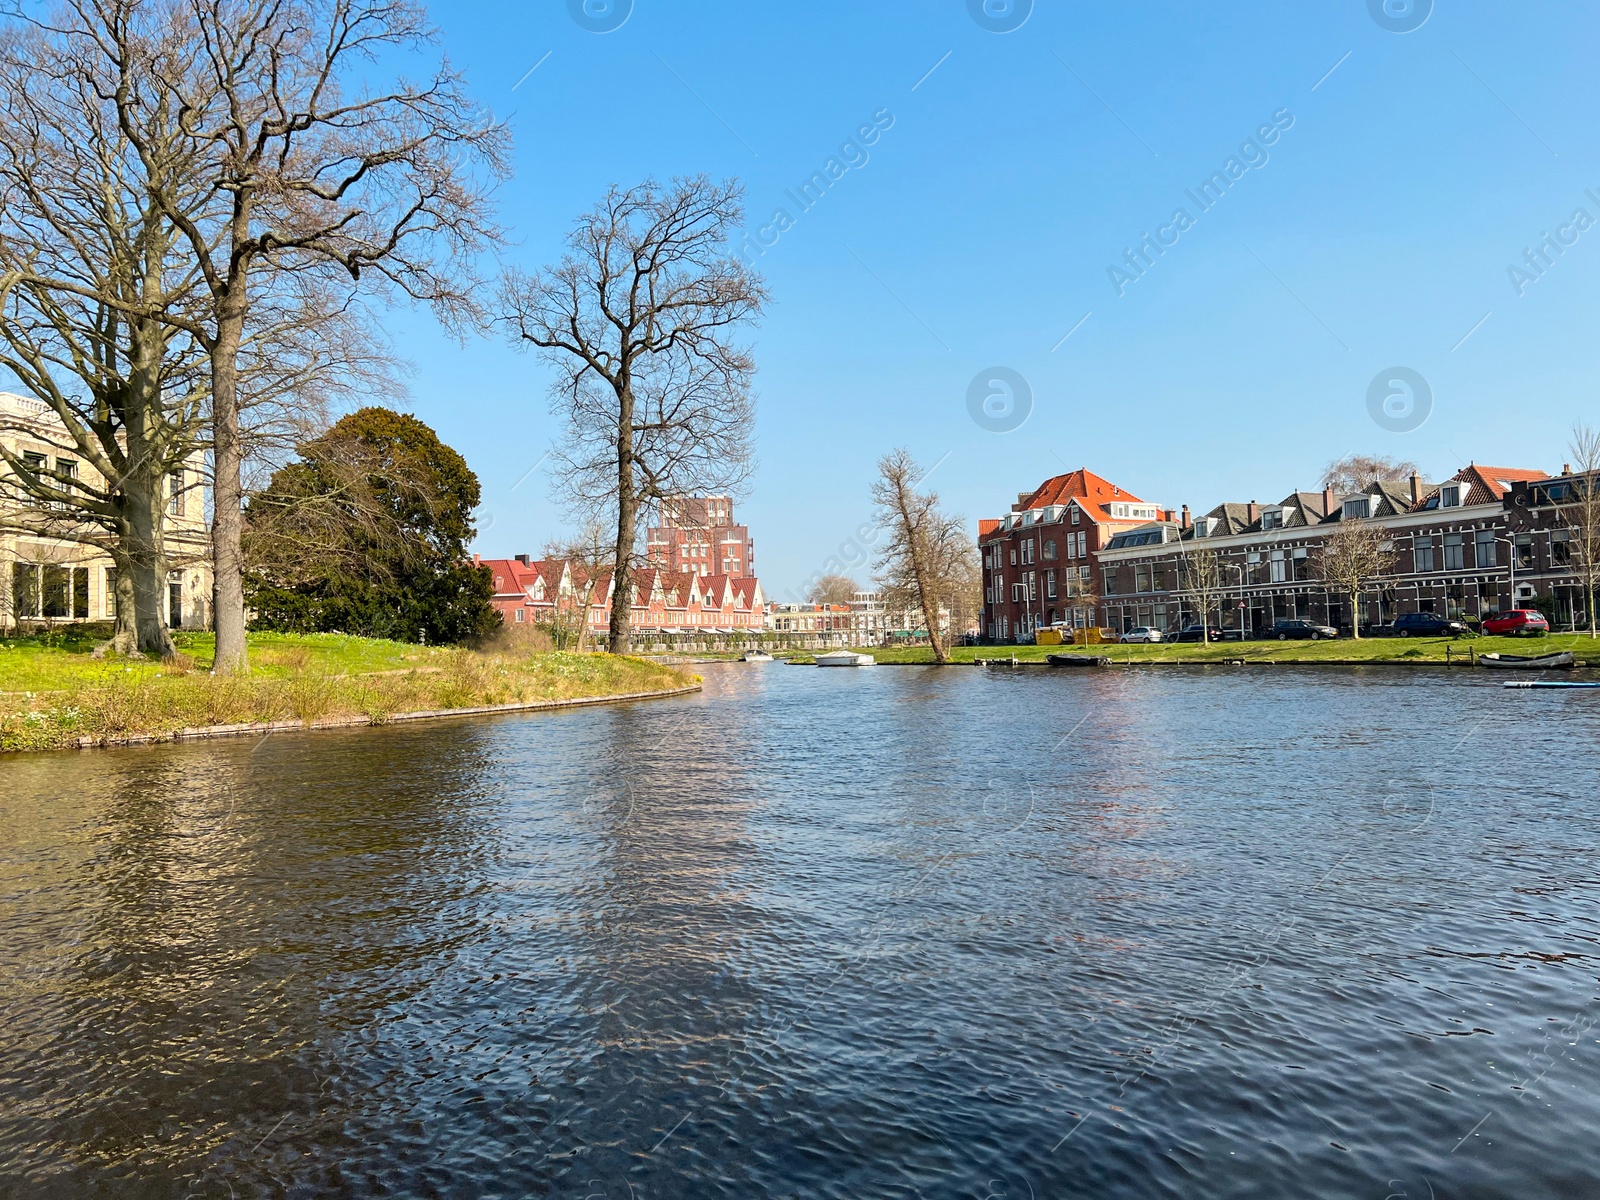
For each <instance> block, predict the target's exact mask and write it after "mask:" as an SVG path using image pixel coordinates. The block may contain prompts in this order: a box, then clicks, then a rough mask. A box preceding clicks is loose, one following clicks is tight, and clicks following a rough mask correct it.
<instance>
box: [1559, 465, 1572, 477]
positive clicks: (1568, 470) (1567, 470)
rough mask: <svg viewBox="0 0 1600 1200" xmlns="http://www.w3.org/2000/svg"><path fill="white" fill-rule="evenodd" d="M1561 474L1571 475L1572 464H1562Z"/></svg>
mask: <svg viewBox="0 0 1600 1200" xmlns="http://www.w3.org/2000/svg"><path fill="white" fill-rule="evenodd" d="M1561 473H1562V474H1563V475H1571V474H1572V464H1571V463H1562V464H1561Z"/></svg>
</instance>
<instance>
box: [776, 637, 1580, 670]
mask: <svg viewBox="0 0 1600 1200" xmlns="http://www.w3.org/2000/svg"><path fill="white" fill-rule="evenodd" d="M861 649H862V651H863V652H864V653H867V654H870V655H872V656H873V658H875V659H877V660H878V661H879V662H880V663H931V662H932V661H933V651H932V650H930V649H929V648H928V647H927V646H907V647H904V648H901V647H891V648H885V647H881V646H864V647H862V648H861ZM1469 649H1470V650H1471V651H1472V653H1474V654H1486V653H1488V652H1490V651H1494V652H1496V653H1499V654H1548V653H1552V652H1554V651H1556V650H1571V651H1573V652H1574V653H1575V654H1576V655H1577V657H1578V661H1579V663H1583V662H1584V661H1585V660H1587V661H1588V662H1589V663H1591V664H1593V665H1595V666H1600V641H1595V640H1592V639H1590V637H1589V636H1588V635H1587V634H1577V633H1562V634H1552V635H1551V636H1550V637H1544V638H1497V637H1478V638H1461V639H1459V640H1457V639H1453V638H1362V639H1360V640H1359V641H1357V640H1355V639H1352V638H1340V639H1338V640H1337V641H1331V642H1310V641H1305V642H1279V641H1264V642H1243V643H1240V642H1221V643H1215V644H1213V645H1209V646H1202V645H1200V644H1199V643H1197V642H1163V643H1158V644H1156V645H1154V646H1146V645H1129V646H1122V645H1107V646H957V647H956V648H955V649H953V650H952V651H951V652H950V657H951V659H952V660H953V661H955V662H960V663H970V662H972V661H973V659H974V658H1007V659H1008V658H1010V657H1011V656H1012V655H1013V654H1014V655H1016V658H1017V661H1018V662H1043V661H1044V657H1045V655H1047V654H1098V655H1104V656H1105V657H1107V658H1110V659H1111V660H1112V661H1113V662H1119V663H1133V664H1138V663H1207V662H1215V663H1223V662H1228V661H1231V660H1237V659H1244V660H1245V661H1246V662H1293V663H1301V662H1303V663H1341V662H1362V663H1366V662H1370V663H1401V664H1405V663H1442V662H1445V661H1446V658H1445V652H1446V650H1448V651H1449V657H1450V660H1451V661H1456V660H1460V659H1463V658H1465V656H1466V654H1467V651H1468V650H1469ZM809 659H810V656H809V655H808V656H806V657H805V659H803V660H802V661H809Z"/></svg>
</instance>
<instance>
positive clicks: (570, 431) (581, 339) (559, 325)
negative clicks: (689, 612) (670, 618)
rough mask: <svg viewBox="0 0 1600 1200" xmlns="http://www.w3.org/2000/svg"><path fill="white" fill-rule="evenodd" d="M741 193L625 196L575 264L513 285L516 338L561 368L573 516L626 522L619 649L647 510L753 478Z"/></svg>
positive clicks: (749, 278)
mask: <svg viewBox="0 0 1600 1200" xmlns="http://www.w3.org/2000/svg"><path fill="white" fill-rule="evenodd" d="M741 195H742V193H741V191H740V188H739V186H738V184H737V183H735V182H734V181H731V180H729V181H725V182H722V183H712V182H711V181H710V180H708V179H706V178H705V177H704V176H699V177H695V178H692V179H675V180H673V181H672V183H671V184H670V185H668V186H665V187H661V186H658V185H657V184H656V183H655V182H654V181H653V180H647V181H645V182H644V183H643V184H640V185H639V186H638V187H634V188H629V189H627V190H623V189H621V188H617V187H613V188H611V190H610V191H608V192H607V193H606V196H605V198H604V199H603V200H601V202H600V203H599V205H598V206H596V207H595V209H594V210H593V211H591V212H590V213H588V214H587V215H586V216H584V217H583V218H581V219H580V220H579V221H578V223H577V225H576V227H575V228H574V229H573V231H572V233H571V234H570V235H569V236H568V238H567V246H568V252H567V254H566V256H565V257H564V258H563V259H562V260H561V262H560V263H558V264H556V265H555V266H552V267H548V268H546V269H545V270H544V271H542V272H540V273H539V274H537V275H534V276H531V277H529V276H523V275H519V274H516V273H514V272H513V273H510V274H508V275H507V277H506V280H505V285H504V301H505V306H506V309H507V317H506V320H507V322H508V323H509V324H510V325H511V326H512V328H513V329H514V331H515V336H516V337H517V338H519V339H520V340H522V341H524V342H527V343H529V344H531V345H533V346H537V347H538V348H539V349H540V350H541V351H542V352H543V357H544V359H545V361H546V362H548V363H550V364H551V365H552V366H553V367H554V368H555V369H556V371H557V372H558V376H557V379H556V381H555V383H554V384H553V386H552V388H551V397H552V407H553V408H554V410H555V412H556V413H557V415H558V416H559V417H560V418H561V419H562V420H563V422H564V424H565V426H566V433H565V437H564V439H563V443H562V446H561V449H560V467H559V469H558V473H557V478H558V486H559V487H560V489H561V490H562V491H563V492H564V493H565V496H566V498H567V500H568V501H569V502H570V503H571V504H572V506H573V507H574V508H577V509H580V510H582V511H605V512H608V513H610V514H611V515H612V516H614V517H615V522H616V536H615V538H614V544H613V552H612V573H613V579H614V584H613V588H612V596H613V598H614V602H613V604H612V606H611V631H610V640H609V646H608V648H609V649H610V651H611V652H612V653H613V654H626V653H628V650H629V607H630V604H631V602H632V598H633V578H634V572H635V570H636V569H637V567H638V565H639V560H640V556H639V546H638V542H639V533H640V521H639V517H640V508H641V507H642V506H649V505H652V504H658V503H660V502H661V501H662V500H665V499H666V498H667V497H669V496H674V495H687V494H691V493H697V492H722V491H731V490H734V489H735V488H737V486H738V485H739V484H741V483H743V482H744V480H745V479H746V478H747V477H748V475H749V472H750V470H751V466H752V457H753V456H752V449H751V445H750V429H751V424H752V420H753V402H752V399H751V395H750V383H751V377H752V376H753V375H754V373H755V363H754V361H753V360H752V359H751V357H750V355H749V353H748V352H747V351H746V350H745V349H744V348H743V347H742V346H740V345H739V344H737V343H736V342H735V341H734V340H733V332H734V330H735V329H736V328H738V327H740V326H742V325H743V324H745V323H746V322H748V321H751V320H753V319H754V318H756V317H757V316H759V314H760V312H761V306H762V304H763V303H764V301H765V299H766V292H765V290H764V288H763V286H762V283H761V280H760V278H759V277H758V276H756V275H755V274H754V273H752V272H751V271H750V270H749V269H748V268H747V267H746V266H745V264H744V263H742V262H741V261H739V260H738V259H737V258H735V257H734V255H733V254H732V252H731V248H730V244H729V235H730V233H731V232H732V231H733V230H735V229H737V228H738V227H739V225H740V223H741V221H742V220H743V210H742V208H741V205H740V197H741Z"/></svg>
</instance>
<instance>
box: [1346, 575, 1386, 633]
mask: <svg viewBox="0 0 1600 1200" xmlns="http://www.w3.org/2000/svg"><path fill="white" fill-rule="evenodd" d="M1380 615H1381V614H1380ZM1350 636H1351V637H1353V638H1354V639H1355V640H1356V641H1358V642H1359V641H1360V640H1361V590H1360V589H1359V588H1357V589H1356V590H1354V591H1352V592H1351V593H1350Z"/></svg>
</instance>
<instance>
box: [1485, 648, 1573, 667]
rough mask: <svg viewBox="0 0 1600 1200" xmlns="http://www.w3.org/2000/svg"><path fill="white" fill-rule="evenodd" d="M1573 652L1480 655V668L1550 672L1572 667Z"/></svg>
mask: <svg viewBox="0 0 1600 1200" xmlns="http://www.w3.org/2000/svg"><path fill="white" fill-rule="evenodd" d="M1572 664H1573V657H1572V651H1570V650H1558V651H1556V652H1555V653H1554V654H1531V655H1524V654H1495V653H1493V652H1491V653H1489V654H1480V655H1478V665H1479V666H1480V667H1490V668H1493V669H1496V670H1501V671H1549V670H1551V669H1553V668H1556V667H1570V666H1572Z"/></svg>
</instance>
